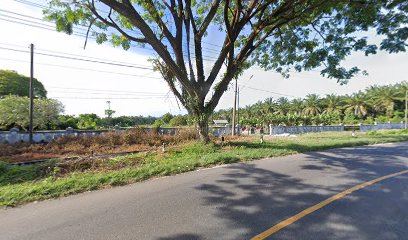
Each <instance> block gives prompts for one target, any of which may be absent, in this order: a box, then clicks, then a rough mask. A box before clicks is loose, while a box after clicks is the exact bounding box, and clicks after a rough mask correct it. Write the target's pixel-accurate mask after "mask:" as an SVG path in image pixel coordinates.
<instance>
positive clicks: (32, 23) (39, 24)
mask: <svg viewBox="0 0 408 240" xmlns="http://www.w3.org/2000/svg"><path fill="white" fill-rule="evenodd" d="M0 20H2V21H7V22H11V23H15V24H21V25H26V26H29V27H34V28H40V29H44V30H48V31H53V32H59V31H57V30H56V29H55V28H53V27H51V26H49V25H45V24H41V23H37V22H33V21H27V20H23V21H26V22H29V23H26V22H19V21H21V20H19V21H15V20H13V19H4V18H1V17H0ZM71 35H74V36H79V37H84V38H91V39H96V38H95V37H93V36H89V35H88V36H87V35H86V34H85V33H78V32H75V31H73V33H72V34H71ZM130 46H132V47H134V48H139V49H143V50H145V51H150V52H153V53H155V52H156V51H155V50H154V49H153V48H151V47H149V48H146V47H142V46H139V45H137V44H131V45H130ZM170 53H171V54H174V53H173V52H170ZM183 56H184V57H188V55H187V54H184V53H183ZM191 57H192V58H195V57H194V56H191ZM202 59H203V60H205V61H214V60H216V58H215V57H212V56H206V55H202Z"/></svg>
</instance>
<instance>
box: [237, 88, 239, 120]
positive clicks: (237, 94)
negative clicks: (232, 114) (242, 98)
mask: <svg viewBox="0 0 408 240" xmlns="http://www.w3.org/2000/svg"><path fill="white" fill-rule="evenodd" d="M237 124H239V86H238V94H237Z"/></svg>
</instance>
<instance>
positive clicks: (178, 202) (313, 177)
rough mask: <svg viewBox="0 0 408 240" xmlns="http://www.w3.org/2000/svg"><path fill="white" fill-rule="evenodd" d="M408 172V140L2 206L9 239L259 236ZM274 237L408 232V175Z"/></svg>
mask: <svg viewBox="0 0 408 240" xmlns="http://www.w3.org/2000/svg"><path fill="white" fill-rule="evenodd" d="M406 169H408V142H405V143H396V144H383V145H373V146H365V147H356V148H343V149H336V150H330V151H322V152H312V153H305V154H298V155H292V156H286V157H279V158H273V159H265V160H259V161H253V162H249V163H240V164H232V165H226V166H221V167H216V168H212V169H204V170H200V171H196V172H191V173H186V174H182V175H178V176H173V177H165V178H159V179H154V180H150V181H146V182H143V183H137V184H133V185H129V186H124V187H117V188H112V189H106V190H101V191H95V192H89V193H84V194H79V195H75V196H70V197H66V198H62V199H57V200H50V201H44V202H39V203H31V204H28V205H25V206H22V207H18V208H12V209H6V210H0V239H2V240H3V239H4V240H5V239H7V240H8V239H10V240H11V239H16V240H25V239H33V240H34V239H38V240H67V239H73V240H74V239H75V240H79V239H109V240H110V239H143V240H144V239H156V240H171V239H174V240H176V239H177V240H187V239H188V240H190V239H191V240H201V239H250V238H251V237H253V236H255V235H257V234H259V233H261V232H263V231H265V230H266V229H268V228H270V227H272V226H273V225H275V224H277V223H279V222H281V221H283V220H285V219H287V218H288V217H291V216H293V215H295V214H297V213H298V212H300V211H302V210H304V209H306V208H308V207H310V206H313V205H315V204H316V203H319V202H321V201H323V200H325V199H326V198H328V197H330V196H332V195H334V194H336V193H339V192H342V191H343V190H345V189H348V188H350V187H353V186H355V185H357V184H360V183H362V182H366V181H369V180H372V179H375V178H378V177H381V176H384V175H387V174H390V173H394V172H399V171H402V170H406ZM270 239H313V240H318V239H370V240H373V239H381V240H382V239H408V174H404V175H401V176H398V177H395V178H390V179H386V180H384V181H381V182H379V183H376V184H374V185H372V186H368V187H366V188H364V189H361V190H359V191H356V192H354V193H352V194H350V195H348V196H346V197H344V198H342V199H340V200H337V201H335V202H333V203H330V204H329V205H327V206H325V207H323V208H321V209H319V210H317V211H315V212H313V213H311V214H310V215H307V216H306V217H304V218H302V219H300V220H299V221H297V222H295V223H293V224H291V225H289V226H288V227H286V228H284V229H282V230H281V231H279V232H277V233H275V234H274V235H272V236H271V237H270Z"/></svg>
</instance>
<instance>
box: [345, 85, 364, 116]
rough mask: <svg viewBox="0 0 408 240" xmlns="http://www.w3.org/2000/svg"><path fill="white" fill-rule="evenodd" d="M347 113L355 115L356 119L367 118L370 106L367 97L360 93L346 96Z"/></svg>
mask: <svg viewBox="0 0 408 240" xmlns="http://www.w3.org/2000/svg"><path fill="white" fill-rule="evenodd" d="M345 101H346V105H345V112H349V113H353V114H354V116H355V117H365V116H366V115H367V113H368V109H369V104H368V101H367V98H366V95H365V94H364V93H363V92H361V91H359V92H358V93H354V94H353V95H351V96H350V95H347V96H346V99H345Z"/></svg>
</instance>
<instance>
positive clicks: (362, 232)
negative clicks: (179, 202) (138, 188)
mask: <svg viewBox="0 0 408 240" xmlns="http://www.w3.org/2000/svg"><path fill="white" fill-rule="evenodd" d="M305 155H306V160H305V161H301V162H300V164H299V169H296V171H301V174H305V175H310V174H314V172H320V173H321V172H323V173H324V175H326V173H327V175H330V176H332V177H331V178H328V179H331V181H333V182H331V183H327V182H324V181H325V180H324V179H322V180H321V181H319V180H315V181H308V178H306V177H305V178H303V177H302V176H301V175H300V176H296V174H294V173H292V172H288V173H287V174H282V173H278V172H275V171H272V170H268V169H265V168H260V167H258V166H257V165H256V164H254V163H250V164H234V165H231V166H229V167H227V168H228V170H229V171H228V173H226V174H224V175H223V176H222V178H220V179H215V180H214V182H212V183H203V184H201V185H199V186H197V187H196V189H197V190H198V191H200V192H204V193H205V197H204V198H203V200H204V201H203V204H204V205H207V206H209V207H211V208H212V209H216V211H215V217H216V218H218V219H222V220H223V221H225V222H226V223H227V228H228V229H235V230H237V232H240V233H239V235H237V234H236V235H231V231H228V230H227V231H223V233H222V234H223V235H220V237H219V239H249V238H251V237H253V236H255V235H257V234H259V233H261V232H263V231H264V230H266V229H268V228H270V227H272V226H273V225H275V224H277V223H279V222H280V221H282V220H285V219H287V218H288V217H291V216H293V215H295V214H297V213H299V212H300V211H302V210H304V209H306V208H308V207H311V206H313V205H315V204H317V203H319V202H321V201H323V200H325V199H327V198H328V197H330V196H332V195H334V194H336V193H338V192H341V191H344V190H345V189H348V188H350V187H352V186H354V185H356V184H359V183H362V182H365V181H368V180H372V179H374V178H377V177H380V176H383V175H387V174H390V173H394V172H398V171H401V170H405V169H407V166H408V162H407V160H405V162H404V161H403V160H402V159H401V157H406V156H408V146H404V145H400V146H399V147H398V151H396V148H395V147H394V148H388V147H384V146H368V147H359V148H355V149H353V148H345V149H336V150H331V151H327V152H311V153H305ZM285 158H288V159H289V158H290V157H285ZM295 176H296V177H295ZM407 179H408V178H406V177H405V176H401V177H399V178H398V179H393V180H388V181H397V182H401V181H405V184H396V185H395V186H393V187H389V186H387V187H382V185H381V184H382V183H381V184H377V185H375V186H371V187H369V188H367V189H363V190H359V191H358V192H356V193H353V194H351V195H350V196H348V197H346V198H345V199H342V200H340V201H338V202H339V203H337V202H335V203H333V204H331V205H328V206H326V207H324V208H323V209H321V210H319V211H317V212H316V213H313V214H311V215H309V216H308V217H307V218H308V219H306V218H305V219H306V220H310V221H305V222H304V220H305V219H303V220H301V221H299V222H298V223H295V224H293V225H291V226H290V227H288V229H285V230H282V231H281V232H279V233H278V234H276V235H275V236H274V238H273V239H275V238H276V239H299V236H303V237H302V239H327V238H328V236H331V237H330V238H331V239H353V238H362V239H366V238H367V239H398V238H399V237H402V236H406V234H408V229H405V228H401V227H400V226H404V224H402V225H401V224H398V226H394V227H393V222H394V220H392V219H388V218H386V217H384V216H390V214H391V216H392V215H395V214H392V213H393V212H396V213H399V216H400V217H399V218H400V219H403V221H405V222H403V223H405V226H407V223H408V220H407V219H408V217H407V216H408V210H407V209H406V208H405V209H401V208H403V206H405V205H406V204H407V203H408V196H407V195H408V190H407ZM337 181H338V183H336V182H337ZM403 183H404V182H403ZM384 195H386V196H384ZM381 197H382V198H383V199H384V202H382V201H381V202H382V203H383V204H387V203H389V202H391V206H390V205H389V204H388V205H387V206H388V208H383V209H381V210H378V208H381V202H376V201H375V199H381ZM367 199H371V202H370V201H368V200H367ZM363 200H364V201H363ZM365 203H370V204H369V205H368V206H367V205H364V204H365ZM336 204H343V205H344V206H343V208H341V207H340V208H336V206H337V205H336ZM354 205H355V206H358V207H357V208H356V209H357V210H361V209H363V212H359V211H355V208H351V207H352V206H354ZM340 206H341V205H340ZM372 208H376V209H377V210H376V212H375V211H373V210H370V209H372ZM339 209H343V210H341V211H340V210H339ZM344 209H346V210H347V211H345V210H344ZM349 209H354V210H353V211H352V210H349ZM350 211H352V212H350ZM365 213H369V214H372V215H366V214H365ZM404 214H405V215H404ZM364 219H365V220H364ZM368 219H375V221H374V222H373V221H371V222H370V223H367V221H368ZM383 226H388V227H389V228H388V229H383ZM238 230H239V231H238ZM228 232H230V233H228ZM303 232H305V233H309V234H311V235H303ZM373 232H374V233H376V232H377V233H378V234H377V235H375V234H373ZM296 234H297V235H296ZM403 234H405V235H403ZM373 237H374V238H373Z"/></svg>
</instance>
